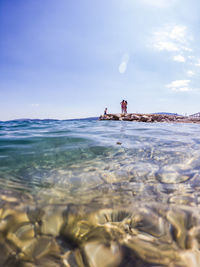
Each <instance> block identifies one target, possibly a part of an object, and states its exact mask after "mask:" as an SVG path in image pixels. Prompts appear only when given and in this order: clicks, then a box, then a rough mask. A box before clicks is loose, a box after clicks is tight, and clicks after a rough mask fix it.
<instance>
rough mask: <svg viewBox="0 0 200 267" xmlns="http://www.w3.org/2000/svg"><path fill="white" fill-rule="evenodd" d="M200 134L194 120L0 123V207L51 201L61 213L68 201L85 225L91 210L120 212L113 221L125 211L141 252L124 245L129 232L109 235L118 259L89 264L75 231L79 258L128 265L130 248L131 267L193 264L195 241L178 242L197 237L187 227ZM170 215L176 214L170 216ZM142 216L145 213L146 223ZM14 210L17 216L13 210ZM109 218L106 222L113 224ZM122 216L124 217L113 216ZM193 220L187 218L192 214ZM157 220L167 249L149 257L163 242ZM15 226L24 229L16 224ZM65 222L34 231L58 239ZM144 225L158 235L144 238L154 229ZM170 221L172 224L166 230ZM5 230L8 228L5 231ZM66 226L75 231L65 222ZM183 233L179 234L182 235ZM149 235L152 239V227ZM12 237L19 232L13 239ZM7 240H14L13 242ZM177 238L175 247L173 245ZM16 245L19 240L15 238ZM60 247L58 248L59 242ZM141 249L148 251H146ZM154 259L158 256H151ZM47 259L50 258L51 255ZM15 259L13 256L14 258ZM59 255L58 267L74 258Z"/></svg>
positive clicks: (23, 208)
mask: <svg viewBox="0 0 200 267" xmlns="http://www.w3.org/2000/svg"><path fill="white" fill-rule="evenodd" d="M199 133H200V126H199V125H196V124H174V123H170V124H168V123H153V124H150V123H149V124H148V123H141V122H125V121H97V120H71V121H57V120H20V121H17V120H16V121H8V122H0V205H1V206H0V209H1V208H2V209H3V210H4V212H5V210H8V209H12V210H13V211H16V212H19V211H20V212H25V213H27V210H30V209H33V210H38V209H40V210H41V209H42V210H43V211H44V213H45V212H46V211H45V209H46V207H50V208H49V209H50V210H51V212H52V210H55V209H57V208H58V207H59V208H60V209H61V210H62V211H61V215H59V216H61V217H62V218H63V216H64V214H65V212H64V210H65V209H66V208H67V209H69V207H70V212H71V207H73V212H72V214H78V215H77V217H76V220H78V222H77V221H76V222H77V224H78V225H79V223H80V221H81V222H82V221H83V217H84V216H86V217H84V222H85V221H87V224H89V223H91V221H90V219H88V218H90V217H91V214H93V215H94V214H96V215H95V216H97V214H99V213H100V214H101V213H102V212H105V213H106V212H108V211H109V214H110V213H112V212H120V214H121V212H123V214H124V215H123V216H122V215H117V216H118V217H117V218H118V219H117V222H118V221H120V222H121V223H122V221H123V222H124V220H125V219H124V218H129V219H130V216H134V225H135V226H134V227H136V228H137V231H139V232H137V233H135V234H134V236H135V235H137V238H139V239H137V244H140V242H141V244H140V245H138V246H139V247H141V251H140V250H138V249H137V248H136V247H135V246H134V244H133V243H134V242H135V241H134V242H133V241H131V242H130V243H128V244H127V243H126V242H127V237H126V238H125V239H123V240H126V241H123V242H122V241H119V240H118V237H116V236H115V237H114V239H113V241H112V242H116V239H117V240H118V241H117V248H116V249H118V250H119V251H118V252H119V253H118V254H117V255H122V256H120V258H119V259H118V258H116V257H114V256H113V254H112V256H113V265H112V264H111V265H109V264H110V263H108V264H107V265H103V264H102V262H101V261H99V262H98V260H99V259H96V258H95V261H97V263H95V264H96V265H95V264H93V263H91V262H93V259H92V260H91V259H90V256H88V255H90V252H88V249H89V248H90V249H91V247H90V245H88V243H87V244H86V245H85V243H84V248H83V247H82V246H83V245H82V239H81V238H80V237H77V236H76V235H75V236H76V237H74V236H73V242H72V241H69V243H70V242H72V243H74V238H75V240H76V242H75V243H78V242H79V241H80V239H81V245H80V246H79V245H78V249H80V251H81V252H80V253H83V252H82V251H83V250H84V253H85V254H84V256H83V259H85V257H86V256H87V257H88V258H89V260H88V262H89V263H88V262H87V264H89V266H121V265H120V264H122V263H123V262H124V261H125V258H126V259H129V260H130V264H131V262H132V264H133V256H130V255H135V253H136V255H137V257H138V265H137V264H136V265H135V266H158V265H155V264H159V266H169V262H173V264H174V265H173V264H172V265H170V266H198V265H195V264H199V262H198V257H199V256H198V257H197V256H195V255H196V254H195V253H194V255H193V250H192V249H193V247H192V248H191V247H190V246H189V245H188V244H186V243H187V242H188V241H187V242H186V241H183V240H186V239H187V240H188V238H189V237H188V236H190V237H191V236H192V237H191V238H192V240H193V239H195V237H194V236H193V235H192V234H191V233H190V232H191V229H193V230H194V229H195V230H194V232H195V231H197V230H196V229H197V228H198V222H199V221H200V215H199V214H200V210H199V205H200V204H199V203H200V135H199ZM80 210H81V211H80ZM51 212H50V213H51ZM172 213H173V214H176V216H175V215H173V216H172ZM17 214H18V213H17ZM48 214H49V213H48ZM70 214H71V213H70ZM80 214H81V215H80ZM106 214H107V213H106ZM133 214H134V215H133ZM144 214H146V215H148V216H147V217H148V220H149V221H148V223H147V221H146V220H147V217H145V216H146V215H144ZM183 214H184V215H183ZM93 215H92V216H93ZM2 216H3V215H2ZM16 216H17V218H18V215H16ZM70 216H71V215H70ZM73 216H74V215H73ZM81 216H82V217H81ZM98 216H100V215H98ZM105 216H108V215H105ZM109 216H110V215H109ZM109 216H108V217H109ZM113 216H114V215H112V216H111V218H112V219H110V220H108V221H107V222H110V223H113ZM120 216H122V219H119V217H120ZM144 217H145V219H144ZM45 218H46V217H45ZM59 218H60V217H59ZM77 218H79V219H77ZM95 218H96V217H95ZM109 218H110V217H109ZM120 218H121V217H120ZM131 218H132V217H131ZM136 218H138V219H137V220H138V221H140V224H139V225H137V223H136V221H137V220H136ZM139 218H140V219H139ZM141 218H142V219H141ZM180 218H181V219H180ZM191 218H193V219H192V220H191ZM194 218H195V219H194ZM45 220H47V219H45ZM59 220H61V219H59ZM188 220H190V222H188ZM50 221H51V220H50ZM64 221H65V220H64ZM45 222H46V221H45ZM45 222H43V225H44V224H45ZM92 223H93V220H92ZM31 224H34V225H35V222H31ZM55 224H57V223H55ZM60 224H61V223H60ZM115 224H116V221H115ZM188 224H190V226H188ZM98 225H99V222H98ZM106 225H107V224H106ZM152 225H153V226H152ZM161 225H162V227H163V229H165V227H166V229H167V230H165V231H170V232H169V233H168V234H169V235H170V237H168V238H171V239H172V241H171V243H170V244H168V247H167V248H162V253H164V254H162V253H161V252H160V253H161V254H160V256H159V260H158V259H157V258H156V259H152V258H151V257H150V254H152V253H153V252H152V246H153V248H154V246H155V244H157V243H156V242H158V239H159V242H161V240H162V238H161V236H164V234H163V235H161V234H160V231H161V228H162V227H161ZM104 226H105V225H104ZM0 227H1V223H0ZM20 227H22V226H21V224H20ZM51 227H52V228H51V229H54V227H55V225H53V226H51ZM63 227H64V226H63V223H62V227H61V226H60V228H59V230H58V232H56V233H57V234H56V235H54V234H52V233H54V232H53V230H49V232H48V231H47V232H48V233H46V232H45V231H46V230H45V231H43V230H40V231H41V232H42V231H43V232H42V234H43V235H44V236H46V234H47V235H48V237H49V235H51V236H53V238H55V236H56V238H59V236H61V233H62V235H63V231H64V236H65V235H67V236H68V234H66V232H67V231H68V230H63V229H68V228H66V227H65V228H63ZM74 227H75V225H74ZM95 227H96V226H95ZM105 227H107V226H105ZM120 227H121V226H120ZM149 227H150V228H152V227H154V228H155V229H157V230H155V229H154V230H152V231H153V232H156V233H157V232H158V233H157V237H158V236H159V238H158V239H156V240H151V241H149V240H148V238H150V237H149V236H147V234H148V235H151V237H152V231H150V232H151V233H150V232H149V230H148V229H149ZM170 227H172V228H173V229H175V230H173V231H172V230H169V229H171V228H170ZM6 229H7V228H6ZM9 229H10V228H9ZM42 229H43V228H42ZM45 229H46V228H45ZM60 229H62V230H60ZM75 229H76V228H75ZM81 229H82V228H81ZM84 229H85V228H84ZM92 229H93V228H92ZM120 229H121V228H120ZM79 230H80V229H79ZM6 231H7V232H8V229H7V230H6ZM9 231H11V230H9ZM74 231H75V230H74ZM81 231H83V230H81ZM92 231H93V230H92ZM163 231H164V230H163ZM7 232H6V233H7ZM11 232H12V231H11ZM41 232H40V237H37V238H36V237H35V238H36V239H37V241H38V240H40V239H39V238H41ZM70 232H73V230H72V229H71V228H70ZM161 232H162V231H161ZM20 233H21V232H20ZM49 233H50V234H49ZM67 233H68V232H67ZM96 233H98V231H96ZM141 233H142V234H144V233H145V238H146V239H147V240H146V242H150V243H151V245H149V248H150V249H146V248H144V247H145V245H144V244H143V243H142V242H143V241H144V240H143V239H144V236H143V238H142V239H140V237H141ZM177 233H178V234H177ZM183 233H184V234H183ZM165 234H166V233H165ZM129 235H130V233H129ZM176 235H177V236H176ZM183 235H184V236H185V237H182V236H183ZM34 236H36V232H34ZM174 236H175V237H174ZM180 236H181V238H182V239H181V240H180ZM95 237H96V240H99V236H98V234H97V236H95ZM153 237H154V238H155V237H156V234H155V233H154V234H153ZM6 238H7V239H9V238H8V237H6ZM45 238H46V237H45ZM120 238H121V237H120ZM120 238H119V239H120ZM131 238H132V235H131ZM134 238H136V237H134ZM7 239H6V240H7ZM18 239H20V238H19V237H18ZM61 239H62V238H61ZM93 239H95V238H93ZM13 240H15V239H13ZM13 240H12V242H14V243H15V242H16V241H13ZM34 240H35V239H34ZM70 240H71V235H70ZM109 240H110V238H109ZM114 240H115V241H114ZM120 240H121V239H120ZM141 240H142V241H141ZM163 240H164V239H163ZM195 240H196V239H195ZM4 241H5V240H4ZM4 241H3V242H4ZM9 242H10V241H9ZM34 242H35V241H34ZM38 242H39V241H38ZM56 242H57V241H56ZM59 242H61V241H59ZM84 242H85V239H84ZM106 242H107V241H106ZM121 242H122V243H123V245H121V244H122V243H121ZM163 242H164V243H162V244H165V245H166V243H165V241H163ZM185 242H186V243H185ZM195 242H196V241H195ZM198 242H199V241H198V240H197V243H198ZM104 243H105V240H104V242H103V244H104ZM175 243H176V245H177V247H174V246H175V245H174V244H175ZM20 244H21V243H20ZM59 244H61V243H59ZM89 244H91V243H89ZM95 244H96V243H95ZM119 244H120V245H119ZM153 244H154V245H153ZM15 246H18V245H16V244H15ZM20 246H21V245H20ZM26 246H27V245H26ZM59 246H61V247H62V245H59ZM88 246H89V247H88ZM101 246H102V244H101ZM124 246H125V247H128V250H130V251H129V253H128V252H127V251H126V252H124ZM157 246H158V244H157V245H156V247H157ZM188 246H189V248H190V250H191V255H192V256H191V258H192V262H195V263H194V264H193V263H192V265H191V261H190V257H189V256H187V255H188V254H184V253H185V250H187V249H188ZM197 247H198V245H197ZM23 249H25V248H24V247H23V246H22V251H23ZM62 249H63V247H62ZM145 249H146V250H145ZM157 249H158V247H157ZM176 249H177V255H178V256H177V255H176V256H174V258H173V257H172V256H169V255H168V254H167V251H169V250H171V251H174V250H175V251H176ZM195 249H196V248H195ZM195 249H194V250H195ZM144 250H145V252H144ZM68 251H69V249H68ZM163 251H164V252H163ZM104 252H105V251H104V250H103V253H104ZM32 253H33V252H32ZM63 253H64V252H63ZM65 253H66V251H65ZM70 253H74V250H73V249H72V250H70ZM105 253H107V254H108V257H107V256H105V258H106V259H107V258H110V257H111V255H110V254H109V253H111V252H110V251H109V252H107V250H106V252H105ZM120 253H121V254H120ZM127 253H128V255H129V256H127ZM145 253H146V254H145ZM148 253H150V254H148ZM187 253H188V251H187ZM61 254H62V252H61V251H60V250H59V255H61ZM91 254H93V252H91ZM107 254H106V255H107ZM153 254H155V253H153ZM63 255H64V254H63ZM70 255H71V254H70ZM73 255H74V254H73ZM81 255H82V254H81ZM85 255H86V256H85ZM124 255H126V256H124ZM144 255H148V257H147V256H144ZM170 255H171V254H170ZM183 255H184V256H183ZM29 256H30V255H29ZM0 257H1V255H0ZM31 257H33V256H31ZM45 257H46V256H45ZM74 257H75V256H74ZM87 257H86V258H87ZM131 257H132V258H131ZM154 257H156V256H155V255H154ZM50 258H51V256H49V259H50ZM75 258H76V259H75V261H76V264H77V266H84V265H85V264H86V263H85V264H84V263H83V265H81V263H80V262H78V260H77V257H75ZM16 259H18V258H17V256H16ZM20 259H21V258H20ZM31 259H32V258H31ZM36 259H37V258H36ZM70 259H71V258H70ZM149 259H151V260H149ZM37 260H38V259H37ZM65 260H66V261H67V264H68V265H67V264H66V265H64V266H76V265H75V263H74V261H73V264H72V263H70V260H69V259H68V258H67V259H65ZM104 260H105V259H104ZM21 261H22V262H23V263H25V262H26V258H23V257H22V259H21ZM35 261H36V260H35V258H34V257H33V259H32V260H31V262H32V263H33V264H35ZM141 261H142V263H141ZM176 261H177V262H178V263H176ZM16 262H17V260H16ZM16 262H15V261H14V264H16V266H17V264H18V262H17V263H16ZM38 262H39V260H38ZM77 262H78V263H77ZM183 262H184V264H185V265H176V264H183ZM54 263H55V262H54ZM37 264H38V265H37V266H43V265H44V263H41V264H40V263H37ZM60 264H61V263H58V266H62V265H60ZM62 264H63V263H62ZM127 264H128V263H127ZM139 264H140V265H139ZM141 264H142V265H141ZM145 264H147V265H145ZM148 264H150V265H148ZM151 264H152V265H151ZM170 264H171V263H170ZM5 266H6V265H5ZM13 266H14V265H13ZM53 266H54V265H53ZM55 266H56V265H55ZM127 266H128V265H127ZM130 266H132V265H130Z"/></svg>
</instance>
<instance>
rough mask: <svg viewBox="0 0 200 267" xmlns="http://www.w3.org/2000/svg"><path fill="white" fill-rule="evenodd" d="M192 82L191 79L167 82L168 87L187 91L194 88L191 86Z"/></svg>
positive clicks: (177, 90)
mask: <svg viewBox="0 0 200 267" xmlns="http://www.w3.org/2000/svg"><path fill="white" fill-rule="evenodd" d="M190 82H191V81H190V80H176V81H173V82H171V83H170V84H167V85H166V87H167V88H169V89H171V90H172V91H176V92H187V91H191V90H192V89H191V88H189V83H190Z"/></svg>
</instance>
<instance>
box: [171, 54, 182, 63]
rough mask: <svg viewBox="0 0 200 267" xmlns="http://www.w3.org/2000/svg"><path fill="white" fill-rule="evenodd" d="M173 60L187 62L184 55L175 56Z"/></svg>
mask: <svg viewBox="0 0 200 267" xmlns="http://www.w3.org/2000/svg"><path fill="white" fill-rule="evenodd" d="M173 60H174V61H178V62H185V58H184V57H183V56H181V55H178V56H174V57H173Z"/></svg>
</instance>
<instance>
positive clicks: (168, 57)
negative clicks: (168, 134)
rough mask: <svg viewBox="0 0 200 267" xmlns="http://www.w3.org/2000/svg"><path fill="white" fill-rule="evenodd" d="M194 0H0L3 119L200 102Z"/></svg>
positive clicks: (176, 107) (188, 108) (189, 110)
mask: <svg viewBox="0 0 200 267" xmlns="http://www.w3.org/2000/svg"><path fill="white" fill-rule="evenodd" d="M199 10H200V1H199V0H76V1H74V0H42V1H41V0H18V1H16V0H0V120H4V121H5V120H12V119H18V118H40V119H72V118H84V117H94V116H99V115H100V114H102V113H103V111H104V109H105V107H107V108H108V113H119V112H120V102H121V101H122V100H123V99H125V100H127V101H128V112H132V113H134V112H139V113H152V112H174V113H178V114H183V115H185V114H187V115H189V114H193V113H196V112H200V45H199V44H200V35H199V28H200V13H199Z"/></svg>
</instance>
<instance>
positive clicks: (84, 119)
mask: <svg viewBox="0 0 200 267" xmlns="http://www.w3.org/2000/svg"><path fill="white" fill-rule="evenodd" d="M98 119H99V117H89V118H79V119H67V120H66V121H86V120H90V121H91V120H92V121H96V120H98Z"/></svg>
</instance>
